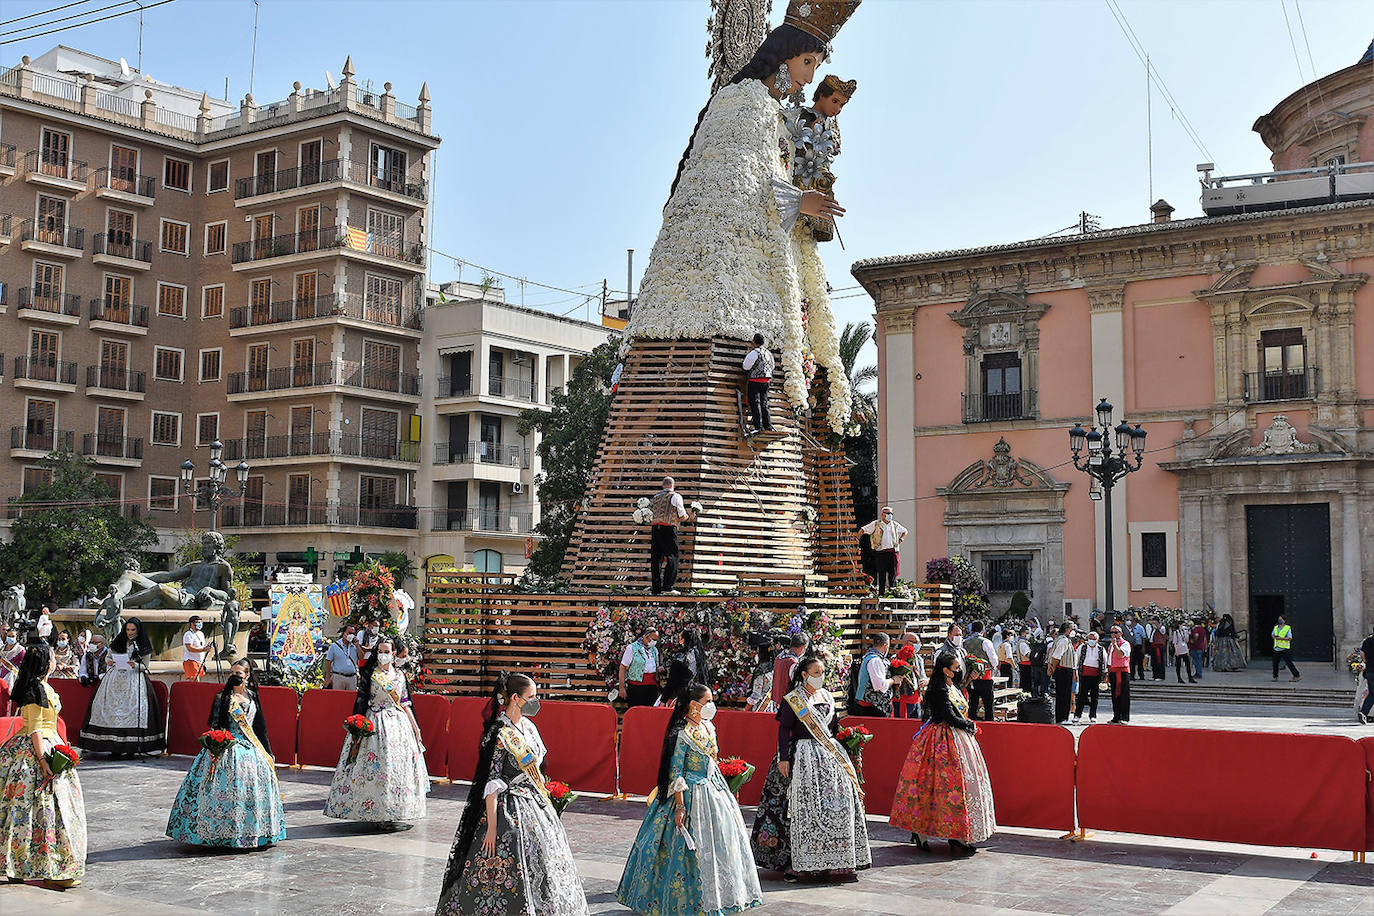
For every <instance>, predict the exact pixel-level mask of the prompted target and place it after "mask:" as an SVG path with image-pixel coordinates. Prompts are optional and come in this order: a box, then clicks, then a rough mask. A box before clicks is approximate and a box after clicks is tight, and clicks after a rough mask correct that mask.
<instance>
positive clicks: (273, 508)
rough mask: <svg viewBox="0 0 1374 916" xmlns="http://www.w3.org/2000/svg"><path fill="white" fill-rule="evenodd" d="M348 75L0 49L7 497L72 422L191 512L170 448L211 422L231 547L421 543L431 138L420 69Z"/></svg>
mask: <svg viewBox="0 0 1374 916" xmlns="http://www.w3.org/2000/svg"><path fill="white" fill-rule="evenodd" d="M342 77H343V78H342V80H341V82H340V83H339V85H338V86H337V87H331V88H329V89H326V90H323V91H321V90H313V89H302V88H301V84H300V83H296V84H295V87H294V89H293V90H292V91H291V93H290V94H289V95H288V96H287V97H286V98H284V99H282V100H281V101H278V102H274V103H272V104H265V105H258V104H255V102H254V100H253V97H252V96H251V95H250V96H247V97H245V98H244V100H243V102H242V103H241V104H240V105H238V106H234V105H231V104H229V103H228V102H225V101H219V100H213V99H210V98H208V97H207V96H205V95H204V94H199V93H195V92H191V91H187V90H185V89H181V88H178V87H176V86H171V85H168V84H165V83H160V82H156V81H153V80H151V79H149V78H146V77H145V76H143V75H142V74H140V73H138V72H137V71H134V70H131V69H130V68H128V67H127V65H126V64H124V63H123V62H122V61H121V62H118V63H116V62H112V61H107V60H104V59H101V58H98V57H95V56H93V55H90V54H86V53H84V52H81V51H76V50H72V49H70V48H66V47H60V46H59V47H57V48H55V49H53V50H52V51H49V52H48V53H46V54H44V55H42V56H41V57H39V58H37V59H33V60H30V59H29V58H27V57H26V58H24V60H23V63H21V64H20V65H19V66H17V67H14V68H11V69H9V70H6V71H3V72H0V373H3V375H0V416H3V418H4V420H3V424H4V426H7V427H9V429H7V430H4V431H3V432H0V435H3V436H7V437H8V443H7V445H8V451H7V452H0V496H5V497H9V498H11V499H12V498H14V497H16V496H18V495H20V494H21V493H23V492H24V491H25V490H27V489H29V488H31V487H33V486H34V485H35V484H36V483H37V482H38V481H39V480H40V479H41V475H42V473H43V472H42V470H41V469H40V468H39V467H38V466H37V465H38V462H39V460H40V459H42V458H43V457H44V456H45V455H47V454H48V453H49V452H50V451H52V450H53V449H54V448H58V447H64V446H65V447H68V448H70V449H72V450H74V451H76V452H78V453H80V454H84V455H86V456H87V457H89V458H90V459H91V460H92V461H94V462H95V464H96V465H97V466H98V469H99V472H100V474H101V476H102V478H103V479H104V480H106V481H107V482H108V483H109V485H110V486H111V488H113V490H114V491H115V493H116V494H117V495H118V497H119V498H120V500H121V501H122V505H123V507H124V510H125V511H126V512H129V513H140V514H142V515H143V516H144V517H145V518H147V519H148V520H149V521H150V522H152V523H153V524H154V525H155V526H157V527H158V528H159V529H160V530H161V531H162V532H163V533H164V535H165V534H168V533H170V532H171V531H173V530H175V529H180V528H186V527H188V526H190V525H191V524H192V522H193V519H194V521H195V522H196V523H198V524H199V525H201V526H202V527H203V526H205V525H207V524H208V521H209V519H208V517H207V513H206V512H204V511H203V510H202V511H196V512H195V513H194V516H193V506H192V502H193V501H194V500H193V499H192V498H190V497H188V496H186V495H185V493H184V491H183V490H182V487H181V484H180V482H179V477H180V466H181V464H182V462H184V461H185V460H187V459H188V458H189V459H191V460H192V461H193V462H194V463H195V466H196V476H197V477H198V478H203V477H204V475H205V473H206V466H207V463H208V461H209V460H210V455H209V449H208V446H209V445H210V443H211V442H213V441H215V440H219V441H221V442H222V443H223V446H224V448H223V456H222V459H223V461H224V462H225V463H226V464H228V465H230V466H231V468H232V467H233V466H235V465H237V464H238V463H239V462H240V461H246V462H247V463H248V465H249V466H250V468H251V470H250V473H249V476H248V479H247V484H246V487H247V490H246V494H245V498H244V499H243V500H241V501H235V502H232V503H229V504H226V506H225V507H224V509H223V511H222V514H221V518H220V525H221V527H222V528H223V529H225V530H226V531H228V532H234V533H239V534H241V535H243V540H242V542H241V543H240V549H247V550H252V551H260V552H262V553H264V554H265V555H266V554H269V553H270V554H274V555H275V556H274V557H273V558H272V559H275V561H276V562H277V563H289V562H302V561H304V560H305V558H306V555H307V552H308V551H309V548H312V547H313V548H314V549H315V553H316V555H318V556H320V557H321V559H322V561H324V562H327V560H328V557H329V555H330V554H332V553H333V552H337V551H346V550H351V549H352V548H353V547H354V546H362V548H363V549H364V550H365V551H368V552H375V551H381V550H386V549H390V548H392V547H405V546H407V545H412V544H413V543H414V539H415V537H416V527H417V519H416V509H415V506H414V496H415V489H416V486H415V485H416V478H417V473H418V470H419V462H420V460H421V457H422V456H421V450H420V441H421V432H420V422H419V418H418V412H419V406H420V398H421V390H420V380H419V360H420V356H419V350H420V339H421V331H420V323H419V312H420V310H421V308H422V307H423V305H424V294H425V272H426V247H425V239H426V233H427V228H428V219H427V207H428V202H429V193H428V189H429V186H430V168H431V161H430V154H431V153H432V152H433V151H434V150H435V149H436V148H437V147H438V145H439V138H438V137H436V136H434V134H433V133H432V130H431V112H430V108H429V97H428V92H427V91H426V90H425V89H423V88H422V89H421V91H420V95H419V105H418V107H411V106H409V105H405V104H403V103H401V102H399V101H397V100H396V98H395V96H394V95H393V94H392V91H391V84H390V83H386V84H385V85H384V86H383V87H382V90H381V91H379V92H375V91H372V89H371V85H370V84H369V83H360V82H359V81H358V80H357V79H355V76H354V70H353V66H352V61H351V59H350V60H349V61H348V62H346V63H345V64H344V68H343V73H342ZM4 446H5V443H3V442H0V448H3V447H4ZM234 476H235V475H234V474H233V473H232V472H231V473H230V475H229V481H230V483H231V484H232V483H234ZM12 511H13V510H12V509H11V511H10V512H7V513H6V515H10V514H11V513H12ZM0 524H7V523H0ZM163 547H164V549H165V547H166V539H165V538H164V544H163Z"/></svg>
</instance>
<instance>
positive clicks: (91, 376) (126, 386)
mask: <svg viewBox="0 0 1374 916" xmlns="http://www.w3.org/2000/svg"><path fill="white" fill-rule="evenodd" d="M147 391H148V375H147V373H146V372H140V371H137V370H134V369H124V368H118V367H114V366H87V367H86V393H87V394H90V395H97V396H98V395H100V394H102V393H104V394H107V395H111V396H114V397H120V398H128V399H132V400H138V401H141V400H143V395H144V394H146V393H147Z"/></svg>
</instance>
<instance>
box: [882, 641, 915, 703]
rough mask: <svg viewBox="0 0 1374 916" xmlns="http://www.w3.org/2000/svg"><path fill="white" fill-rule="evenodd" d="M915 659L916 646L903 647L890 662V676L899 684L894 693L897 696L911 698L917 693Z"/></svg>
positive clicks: (888, 667) (888, 668) (888, 666)
mask: <svg viewBox="0 0 1374 916" xmlns="http://www.w3.org/2000/svg"><path fill="white" fill-rule="evenodd" d="M915 657H916V647H915V646H902V647H901V648H900V649H898V650H897V654H896V655H894V656H892V660H891V661H890V662H888V665H887V670H888V674H889V675H891V677H892V679H893V680H894V681H896V682H897V689H896V690H894V691H893V693H894V694H895V695H896V696H899V697H909V696H913V695H915V693H916V665H915V662H914V661H913V659H915Z"/></svg>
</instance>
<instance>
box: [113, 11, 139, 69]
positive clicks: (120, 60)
mask: <svg viewBox="0 0 1374 916" xmlns="http://www.w3.org/2000/svg"><path fill="white" fill-rule="evenodd" d="M119 62H120V63H121V64H123V63H124V58H122V57H121V58H120V59H119ZM124 66H125V67H127V66H128V64H124ZM138 72H139V73H142V72H143V4H142V3H139V4H138ZM124 75H125V76H128V75H129V74H128V73H125V74H124Z"/></svg>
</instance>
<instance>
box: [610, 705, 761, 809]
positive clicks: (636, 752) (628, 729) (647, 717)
mask: <svg viewBox="0 0 1374 916" xmlns="http://www.w3.org/2000/svg"><path fill="white" fill-rule="evenodd" d="M671 714H672V710H671V709H668V708H667V707H664V706H657V707H655V706H635V707H633V708H632V709H627V710H626V711H625V720H624V722H623V723H622V724H621V726H620V791H621V792H624V793H625V794H627V795H648V794H649V793H650V792H651V791H653V788H654V784H655V783H656V782H657V781H658V758H659V754H660V753H661V752H662V750H663V733H664V732H665V731H667V730H668V716H669V715H671ZM776 735H777V732H776V731H774V744H775V746H774V750H776V749H777V748H776V741H777V737H776ZM736 756H740V755H736ZM754 778H755V779H760V777H758V776H755V777H754ZM760 785H762V781H761V779H760Z"/></svg>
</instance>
